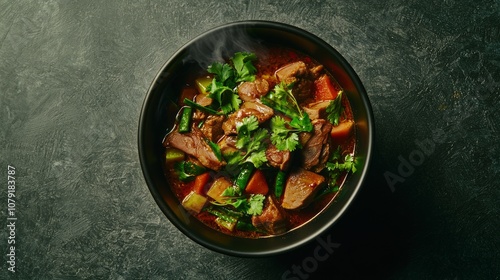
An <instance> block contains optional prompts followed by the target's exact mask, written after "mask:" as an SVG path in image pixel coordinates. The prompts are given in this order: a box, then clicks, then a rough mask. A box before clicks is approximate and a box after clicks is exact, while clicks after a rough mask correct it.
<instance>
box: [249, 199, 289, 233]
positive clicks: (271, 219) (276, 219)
mask: <svg viewBox="0 0 500 280" xmlns="http://www.w3.org/2000/svg"><path fill="white" fill-rule="evenodd" d="M252 225H253V226H254V227H256V228H258V229H262V230H265V231H266V232H268V233H270V234H280V233H283V232H285V231H286V215H285V212H284V211H283V209H282V208H281V207H280V206H279V204H277V203H276V202H274V200H273V198H272V197H271V196H268V197H267V198H266V201H265V204H264V209H262V214H260V215H259V216H252Z"/></svg>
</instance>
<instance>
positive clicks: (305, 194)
mask: <svg viewBox="0 0 500 280" xmlns="http://www.w3.org/2000/svg"><path fill="white" fill-rule="evenodd" d="M323 182H325V178H324V177H323V176H321V175H319V174H316V173H314V172H311V171H308V170H305V169H302V168H299V169H298V170H296V171H294V172H292V173H291V174H290V176H289V177H288V179H287V181H286V186H285V192H284V193H283V202H282V203H281V206H282V207H283V208H285V209H289V210H295V209H300V208H304V207H306V206H308V205H309V204H310V203H311V202H312V200H313V198H314V196H315V194H316V193H317V192H318V190H319V189H320V185H321V184H322V183H323Z"/></svg>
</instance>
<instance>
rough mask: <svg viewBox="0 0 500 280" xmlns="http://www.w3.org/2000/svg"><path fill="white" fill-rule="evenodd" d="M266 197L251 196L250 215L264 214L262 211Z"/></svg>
mask: <svg viewBox="0 0 500 280" xmlns="http://www.w3.org/2000/svg"><path fill="white" fill-rule="evenodd" d="M265 198H266V197H265V196H264V195H262V194H254V195H251V196H250V198H249V199H248V210H247V214H248V215H260V214H262V209H263V208H264V199H265Z"/></svg>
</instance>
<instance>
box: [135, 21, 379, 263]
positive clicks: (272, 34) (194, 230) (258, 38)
mask: <svg viewBox="0 0 500 280" xmlns="http://www.w3.org/2000/svg"><path fill="white" fill-rule="evenodd" d="M267 44H279V45H281V46H286V47H289V48H292V49H295V50H297V51H299V52H302V53H305V54H307V55H309V56H310V57H312V58H313V59H315V60H316V61H318V62H319V63H321V64H323V65H324V66H325V67H326V68H327V69H328V70H329V71H330V73H332V74H333V76H334V77H336V78H337V79H338V82H339V83H340V85H341V86H342V87H343V88H344V90H345V92H346V93H347V97H348V99H349V102H350V104H351V107H352V110H353V115H354V120H355V122H356V135H357V139H356V157H357V158H358V160H360V166H359V168H358V171H357V172H355V173H354V174H351V175H350V176H349V177H348V180H347V181H346V182H345V184H344V186H343V190H342V195H339V196H337V197H336V198H335V201H334V202H333V203H330V205H329V206H328V207H327V208H325V209H324V210H323V211H322V212H321V213H320V214H319V215H317V216H316V217H315V218H313V219H312V220H311V221H309V222H307V223H306V224H304V225H303V226H301V227H299V228H296V229H294V230H291V231H289V232H287V233H285V234H283V235H279V236H270V237H264V238H257V239H250V238H240V237H234V236H230V235H227V234H224V233H222V232H219V231H216V230H214V229H212V228H209V227H208V226H206V225H204V224H203V223H201V222H200V221H198V220H197V219H196V218H195V217H193V216H191V215H189V214H188V213H187V212H186V211H185V210H184V209H183V207H182V206H181V204H180V202H179V201H178V200H177V198H176V197H175V195H174V194H173V193H172V191H171V189H170V186H169V182H168V181H167V179H166V177H165V175H164V172H163V169H162V157H163V147H162V139H163V137H164V135H165V134H166V132H167V131H169V129H170V127H168V125H167V122H166V121H165V120H166V119H168V118H169V117H170V118H171V117H172V115H173V114H175V113H176V112H173V111H168V109H167V103H168V102H169V100H177V98H178V94H179V91H180V87H181V86H182V81H183V79H184V77H185V75H187V74H188V72H190V71H194V70H193V69H197V70H196V71H198V70H199V69H206V66H207V65H208V64H209V63H212V62H213V61H214V60H218V59H221V58H227V57H229V56H231V55H232V54H233V53H234V52H236V51H242V50H249V49H265V45H267ZM373 130H374V121H373V115H372V110H371V106H370V102H369V100H368V97H367V94H366V92H365V89H364V87H363V85H362V83H361V81H360V79H359V78H358V76H357V75H356V73H355V72H354V70H353V69H352V68H351V66H350V65H349V64H348V63H347V61H346V60H345V59H344V58H343V57H342V56H341V55H340V53H338V52H337V51H336V50H335V49H334V48H332V47H331V46H330V45H329V44H327V43H326V42H325V41H323V40H322V39H320V38H318V37H316V36H315V35H313V34H311V33H309V32H307V31H304V30H302V29H299V28H297V27H293V26H290V25H286V24H282V23H276V22H267V21H243V22H235V23H230V24H226V25H223V26H220V27H217V28H215V29H212V30H210V31H207V32H205V33H203V34H202V35H200V36H198V37H196V38H195V39H193V40H191V41H190V42H188V43H187V44H186V45H185V46H183V47H182V48H181V49H180V50H178V51H177V52H176V53H175V54H174V55H173V56H172V57H171V58H170V59H169V60H168V61H167V62H166V63H165V64H164V65H163V67H162V68H161V69H160V71H159V73H158V75H157V76H156V77H155V79H154V81H153V83H152V85H151V87H150V88H149V90H148V93H147V95H146V98H145V100H144V104H143V107H142V112H141V116H140V121H139V135H138V145H139V157H140V162H141V166H142V171H143V173H144V177H145V179H146V182H147V185H148V187H149V189H150V191H151V194H152V195H153V197H154V199H155V201H156V203H157V204H158V206H159V207H160V209H161V210H162V211H163V213H165V215H166V216H167V218H168V219H169V220H170V221H171V222H172V223H173V224H174V225H175V226H176V227H177V228H178V229H179V230H181V231H182V232H183V233H184V234H185V235H187V236H188V237H190V238H191V239H192V240H194V241H196V242H197V243H199V244H201V245H203V246H205V247H207V248H209V249H212V250H215V251H218V252H221V253H225V254H229V255H234V256H247V257H252V256H269V255H274V254H278V253H283V252H286V251H289V250H291V249H294V248H297V247H298V246H301V245H303V244H305V243H307V242H309V241H311V240H313V239H314V238H315V237H317V236H318V235H320V234H321V233H322V232H324V231H325V230H327V229H328V228H329V227H330V226H331V225H332V224H334V223H335V221H337V220H338V219H339V218H340V217H341V216H342V214H343V213H344V212H345V211H346V209H347V207H348V206H349V205H350V204H351V202H352V201H353V199H354V197H355V196H356V194H357V192H358V191H359V189H360V187H361V185H362V183H363V181H364V179H365V176H366V173H367V170H368V167H369V163H370V158H371V154H372V145H373V144H372V142H373V135H374V132H373Z"/></svg>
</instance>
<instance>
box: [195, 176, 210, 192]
mask: <svg viewBox="0 0 500 280" xmlns="http://www.w3.org/2000/svg"><path fill="white" fill-rule="evenodd" d="M210 179H211V177H210V173H209V172H205V173H203V174H200V175H198V176H196V178H195V179H194V183H193V191H194V192H195V193H197V194H204V193H205V186H206V185H207V183H208V181H210Z"/></svg>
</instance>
